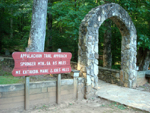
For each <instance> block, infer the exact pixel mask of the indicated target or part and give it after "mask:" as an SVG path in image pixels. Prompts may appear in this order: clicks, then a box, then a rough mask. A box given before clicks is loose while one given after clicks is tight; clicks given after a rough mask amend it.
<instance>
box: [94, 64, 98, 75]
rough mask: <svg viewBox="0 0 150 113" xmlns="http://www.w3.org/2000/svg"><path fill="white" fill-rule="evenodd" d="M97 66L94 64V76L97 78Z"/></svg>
mask: <svg viewBox="0 0 150 113" xmlns="http://www.w3.org/2000/svg"><path fill="white" fill-rule="evenodd" d="M98 71H99V70H98V65H96V64H94V74H95V75H96V76H97V75H98Z"/></svg>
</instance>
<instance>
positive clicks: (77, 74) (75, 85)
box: [71, 69, 80, 100]
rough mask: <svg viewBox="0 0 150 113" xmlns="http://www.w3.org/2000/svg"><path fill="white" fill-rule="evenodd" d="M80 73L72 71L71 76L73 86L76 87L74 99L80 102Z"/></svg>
mask: <svg viewBox="0 0 150 113" xmlns="http://www.w3.org/2000/svg"><path fill="white" fill-rule="evenodd" d="M79 72H80V71H78V70H74V69H73V70H72V71H71V76H73V82H74V83H73V85H74V98H75V100H78V80H77V79H78V77H79Z"/></svg>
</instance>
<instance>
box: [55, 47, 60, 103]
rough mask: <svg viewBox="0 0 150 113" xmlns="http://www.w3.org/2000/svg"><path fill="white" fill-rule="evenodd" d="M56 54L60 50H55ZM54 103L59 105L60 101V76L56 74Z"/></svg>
mask: <svg viewBox="0 0 150 113" xmlns="http://www.w3.org/2000/svg"><path fill="white" fill-rule="evenodd" d="M57 51H58V52H61V49H58V50H57ZM56 88H57V89H56V90H57V92H56V94H57V95H56V103H57V104H59V103H60V99H61V97H60V96H61V74H58V76H57V86H56Z"/></svg>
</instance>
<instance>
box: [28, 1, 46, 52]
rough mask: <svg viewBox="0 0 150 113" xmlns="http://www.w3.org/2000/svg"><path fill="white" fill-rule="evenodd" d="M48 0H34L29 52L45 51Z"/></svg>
mask: <svg viewBox="0 0 150 113" xmlns="http://www.w3.org/2000/svg"><path fill="white" fill-rule="evenodd" d="M47 4H48V0H34V2H33V9H32V21H31V30H30V36H29V40H28V47H27V48H26V51H27V52H43V51H44V46H45V34H46V17H47Z"/></svg>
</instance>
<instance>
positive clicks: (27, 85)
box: [24, 76, 30, 110]
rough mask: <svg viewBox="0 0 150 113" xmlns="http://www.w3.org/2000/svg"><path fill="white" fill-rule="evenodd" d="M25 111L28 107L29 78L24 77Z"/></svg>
mask: <svg viewBox="0 0 150 113" xmlns="http://www.w3.org/2000/svg"><path fill="white" fill-rule="evenodd" d="M25 79H26V80H25V103H24V105H25V110H28V109H29V106H30V97H29V96H30V77H29V76H26V77H25Z"/></svg>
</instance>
